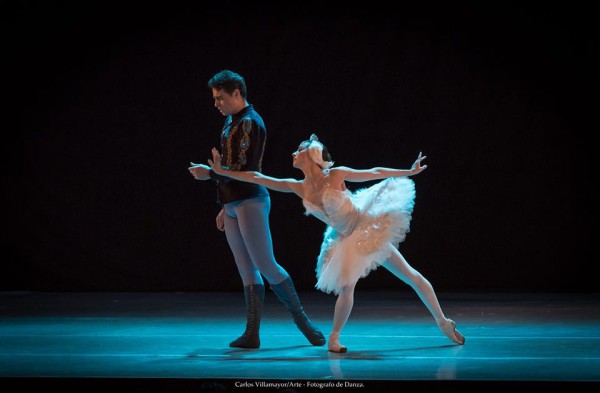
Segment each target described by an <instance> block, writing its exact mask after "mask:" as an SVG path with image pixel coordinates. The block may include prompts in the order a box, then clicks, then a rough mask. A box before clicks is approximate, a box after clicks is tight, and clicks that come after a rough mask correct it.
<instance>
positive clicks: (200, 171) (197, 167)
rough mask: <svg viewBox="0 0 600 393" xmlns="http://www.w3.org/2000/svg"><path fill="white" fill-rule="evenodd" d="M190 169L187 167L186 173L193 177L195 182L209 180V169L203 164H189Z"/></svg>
mask: <svg viewBox="0 0 600 393" xmlns="http://www.w3.org/2000/svg"><path fill="white" fill-rule="evenodd" d="M190 165H191V166H190V167H188V171H190V173H191V174H192V176H194V179H196V180H208V179H210V175H209V173H208V171H210V167H209V166H207V165H204V164H196V163H195V162H190Z"/></svg>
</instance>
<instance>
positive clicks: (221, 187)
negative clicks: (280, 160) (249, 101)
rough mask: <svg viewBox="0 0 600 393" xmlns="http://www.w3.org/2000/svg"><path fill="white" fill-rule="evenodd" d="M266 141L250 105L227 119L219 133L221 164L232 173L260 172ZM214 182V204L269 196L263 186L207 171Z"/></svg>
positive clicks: (262, 127) (261, 124)
mask: <svg viewBox="0 0 600 393" xmlns="http://www.w3.org/2000/svg"><path fill="white" fill-rule="evenodd" d="M266 140H267V129H266V128H265V123H264V121H263V119H262V118H261V117H260V115H259V114H258V113H257V112H256V111H255V110H254V107H253V106H252V105H248V106H247V107H245V108H244V109H242V110H241V111H239V112H238V113H236V114H234V115H230V116H227V119H226V120H225V126H224V127H223V132H222V133H221V154H222V159H221V163H222V165H223V166H226V167H228V168H229V169H230V170H233V171H257V172H261V171H262V159H263V154H264V151H265V143H266ZM210 177H211V179H213V180H216V181H217V185H218V193H217V197H218V199H217V202H218V203H220V204H221V205H224V204H226V203H229V202H235V201H239V200H242V199H248V198H254V197H257V196H261V195H269V192H268V191H267V189H266V188H265V187H264V186H261V185H258V184H252V183H246V182H241V181H237V180H234V179H230V178H228V177H225V176H220V175H218V174H216V173H215V172H214V171H212V170H211V171H210Z"/></svg>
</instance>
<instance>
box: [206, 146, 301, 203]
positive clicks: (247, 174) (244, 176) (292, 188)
mask: <svg viewBox="0 0 600 393" xmlns="http://www.w3.org/2000/svg"><path fill="white" fill-rule="evenodd" d="M212 156H213V158H212V160H210V159H209V160H208V163H209V165H210V167H211V168H212V169H213V171H215V173H216V174H218V175H222V176H227V177H230V178H232V179H235V180H240V181H244V182H247V183H254V184H261V185H263V186H265V187H267V188H269V189H271V190H274V191H280V192H293V193H296V194H299V192H301V191H300V187H301V186H302V182H301V181H300V180H296V179H291V178H290V179H279V178H276V177H271V176H267V175H263V174H262V173H260V172H256V171H232V170H229V169H227V168H225V167H223V166H222V165H221V154H220V153H219V151H218V150H217V149H216V148H214V147H213V149H212Z"/></svg>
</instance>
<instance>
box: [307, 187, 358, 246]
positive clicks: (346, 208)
mask: <svg viewBox="0 0 600 393" xmlns="http://www.w3.org/2000/svg"><path fill="white" fill-rule="evenodd" d="M321 201H322V203H323V206H322V207H320V206H317V205H315V204H313V203H311V202H309V201H307V200H305V199H303V200H302V203H303V204H304V207H305V208H306V214H312V215H313V216H315V217H317V218H318V219H319V220H321V221H323V222H324V223H325V224H327V225H329V226H331V227H333V228H334V229H335V230H336V231H338V232H339V233H341V234H343V235H345V236H347V235H349V234H350V233H352V231H353V230H354V228H355V226H356V222H357V221H358V217H359V211H358V209H357V208H356V206H355V205H354V203H353V202H352V193H351V192H350V191H348V190H345V191H341V190H336V189H334V188H331V187H330V185H329V183H327V184H326V185H325V186H324V188H323V193H322V195H321Z"/></svg>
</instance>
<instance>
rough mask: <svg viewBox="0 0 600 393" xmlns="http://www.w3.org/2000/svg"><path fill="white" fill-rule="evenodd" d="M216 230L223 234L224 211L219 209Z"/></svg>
mask: <svg viewBox="0 0 600 393" xmlns="http://www.w3.org/2000/svg"><path fill="white" fill-rule="evenodd" d="M216 221H217V229H218V230H219V231H221V232H225V209H221V211H220V212H219V214H217V220H216Z"/></svg>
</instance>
